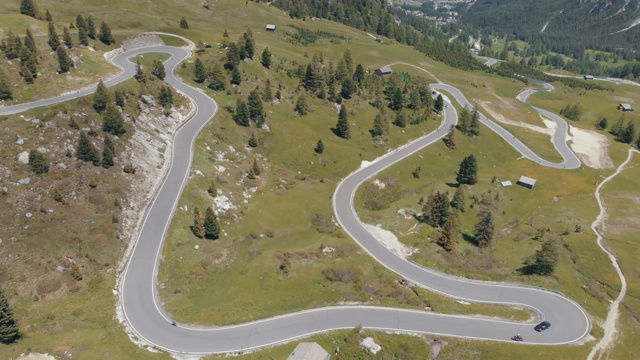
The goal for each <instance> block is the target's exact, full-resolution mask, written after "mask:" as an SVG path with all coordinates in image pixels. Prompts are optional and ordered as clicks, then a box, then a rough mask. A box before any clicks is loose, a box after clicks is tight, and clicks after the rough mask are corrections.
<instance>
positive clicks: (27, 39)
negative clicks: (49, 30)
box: [24, 28, 38, 54]
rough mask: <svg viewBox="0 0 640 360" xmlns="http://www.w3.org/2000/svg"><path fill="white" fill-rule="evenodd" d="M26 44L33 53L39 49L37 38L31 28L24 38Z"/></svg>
mask: <svg viewBox="0 0 640 360" xmlns="http://www.w3.org/2000/svg"><path fill="white" fill-rule="evenodd" d="M24 46H26V47H27V49H29V51H31V53H33V54H35V53H36V52H37V51H38V49H37V48H36V39H35V38H34V37H33V33H32V32H31V30H30V29H29V28H27V36H26V37H25V38H24Z"/></svg>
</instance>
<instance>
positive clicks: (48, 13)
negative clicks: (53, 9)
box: [44, 9, 53, 21]
mask: <svg viewBox="0 0 640 360" xmlns="http://www.w3.org/2000/svg"><path fill="white" fill-rule="evenodd" d="M44 19H45V20H46V21H53V16H51V13H50V12H49V10H48V9H47V11H45V13H44Z"/></svg>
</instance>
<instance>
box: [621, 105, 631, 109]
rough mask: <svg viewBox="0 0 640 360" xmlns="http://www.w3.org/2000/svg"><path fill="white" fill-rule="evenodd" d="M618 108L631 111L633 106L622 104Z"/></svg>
mask: <svg viewBox="0 0 640 360" xmlns="http://www.w3.org/2000/svg"><path fill="white" fill-rule="evenodd" d="M618 107H620V108H622V109H623V110H630V109H631V105H629V104H620V105H619V106H618Z"/></svg>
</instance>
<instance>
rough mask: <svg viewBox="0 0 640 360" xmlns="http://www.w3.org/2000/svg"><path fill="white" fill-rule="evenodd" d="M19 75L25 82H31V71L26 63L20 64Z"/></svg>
mask: <svg viewBox="0 0 640 360" xmlns="http://www.w3.org/2000/svg"><path fill="white" fill-rule="evenodd" d="M20 76H22V79H23V80H24V81H25V82H26V83H27V84H33V73H32V72H31V70H30V69H29V67H28V66H27V63H22V64H20Z"/></svg>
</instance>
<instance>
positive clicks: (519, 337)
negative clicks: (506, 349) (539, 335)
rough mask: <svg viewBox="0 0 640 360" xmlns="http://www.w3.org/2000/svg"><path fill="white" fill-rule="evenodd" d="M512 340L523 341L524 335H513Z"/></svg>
mask: <svg viewBox="0 0 640 360" xmlns="http://www.w3.org/2000/svg"><path fill="white" fill-rule="evenodd" d="M511 340H513V341H522V340H523V339H522V336H521V335H520V334H518V335H514V336H512V337H511Z"/></svg>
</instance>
